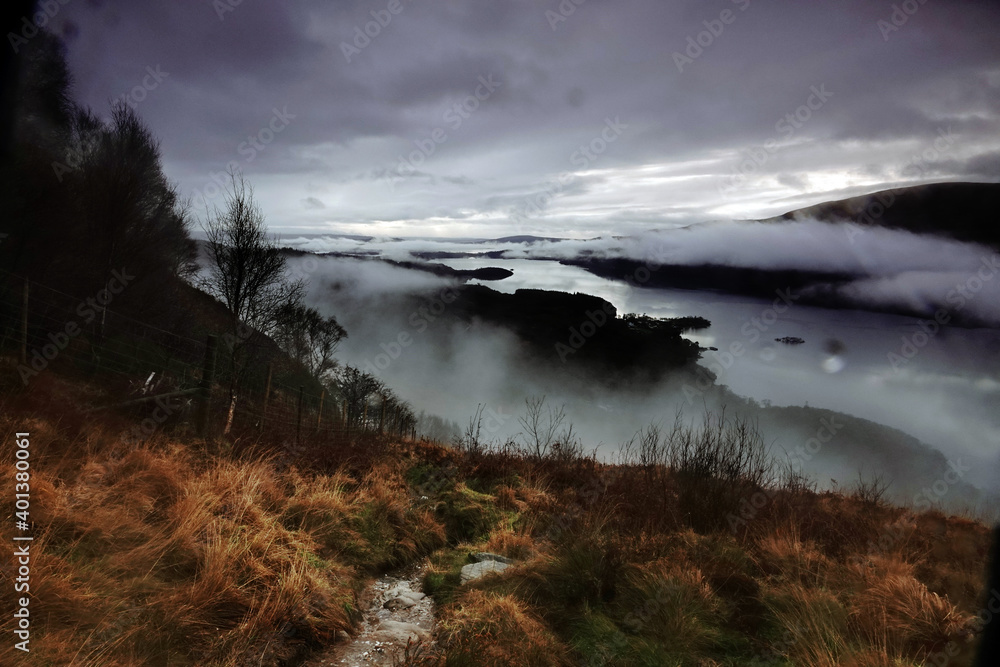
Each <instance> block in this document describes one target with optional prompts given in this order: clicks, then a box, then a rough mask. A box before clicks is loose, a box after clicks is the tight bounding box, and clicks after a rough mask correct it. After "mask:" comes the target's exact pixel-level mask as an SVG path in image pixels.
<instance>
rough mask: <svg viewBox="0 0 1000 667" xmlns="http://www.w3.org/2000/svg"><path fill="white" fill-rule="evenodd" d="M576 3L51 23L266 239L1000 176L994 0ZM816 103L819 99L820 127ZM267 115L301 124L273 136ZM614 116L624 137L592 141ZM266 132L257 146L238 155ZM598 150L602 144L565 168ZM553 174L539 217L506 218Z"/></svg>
mask: <svg viewBox="0 0 1000 667" xmlns="http://www.w3.org/2000/svg"><path fill="white" fill-rule="evenodd" d="M223 2H225V0H223ZM569 4H572V3H562V5H560V3H559V2H556V1H555V0H550V1H543V2H534V1H528V0H523V1H514V2H501V3H469V2H458V1H446V2H436V3H433V4H431V3H415V2H411V1H410V0H400V2H399V3H398V4H397V3H394V2H390V1H389V0H364V1H361V0H358V1H352V2H338V3H323V4H318V3H306V2H301V1H299V2H288V3H280V4H279V3H250V2H242V3H240V4H239V5H237V6H235V7H232V8H231V9H232V11H226V12H222V13H221V14H220V13H219V12H218V11H217V6H218V3H212V2H208V1H207V0H205V1H202V2H197V3H191V4H186V5H179V4H178V5H175V4H168V3H159V2H152V1H137V2H131V3H127V4H126V3H119V4H112V3H103V4H94V3H82V2H81V3H71V4H69V5H67V6H66V7H65V9H64V11H63V12H62V13H61V15H60V16H61V20H62V21H64V22H65V24H66V25H67V26H71V27H72V30H71V31H70V32H71V34H73V35H75V36H74V37H73V39H72V42H71V44H70V58H71V66H72V67H73V70H74V72H75V74H76V79H77V95H78V98H80V99H81V101H83V102H85V103H87V104H90V105H91V106H93V107H95V108H96V109H98V110H106V108H107V101H108V100H109V99H113V98H117V97H119V96H120V95H122V94H127V93H128V91H130V90H131V89H132V88H133V87H134V86H136V85H137V84H138V83H139V82H140V81H141V80H142V77H143V74H144V72H145V70H146V67H148V66H157V65H158V66H160V67H161V68H162V70H163V71H164V72H167V73H169V76H167V77H166V79H165V80H164V81H163V83H162V84H161V85H160V86H158V87H157V88H156V89H155V90H151V91H148V94H147V95H145V96H144V99H143V100H142V101H141V102H139V103H138V104H137V107H138V110H139V112H140V114H141V115H142V116H143V117H144V118H145V119H146V120H147V121H148V122H149V124H150V125H151V126H152V128H153V130H154V131H155V132H156V134H157V135H158V136H159V137H160V138H161V139H162V142H163V149H164V155H165V159H166V165H167V171H168V174H169V175H170V176H171V178H173V179H174V180H176V181H178V183H179V184H180V185H181V188H182V190H183V191H185V192H187V193H193V192H195V191H198V192H201V191H202V190H203V189H204V187H205V184H206V182H208V180H209V179H210V177H211V173H212V172H218V171H219V170H221V169H223V168H225V166H226V165H227V163H230V162H235V163H236V164H237V165H238V166H239V167H240V168H241V169H243V170H244V171H245V172H246V173H247V175H248V177H250V178H251V180H252V181H253V182H254V183H255V185H256V188H257V194H258V196H259V198H260V199H261V203H262V205H263V206H264V208H265V210H266V211H267V212H268V214H269V221H270V223H271V225H272V226H275V227H285V228H302V229H305V228H309V229H312V230H315V229H317V228H322V227H323V226H326V227H327V228H330V229H346V228H348V227H350V228H351V229H352V230H354V231H356V229H355V228H354V227H352V226H355V225H362V224H365V223H370V222H374V223H375V224H377V225H381V226H384V228H385V229H386V230H391V233H394V234H399V233H404V232H405V231H406V230H410V233H412V234H421V233H432V234H445V233H447V234H450V235H455V234H460V233H464V232H470V233H472V232H475V231H476V229H475V228H474V227H473V226H472V225H474V224H475V225H478V226H479V228H481V229H489V230H491V233H492V231H500V233H503V232H504V231H505V230H504V229H503V228H504V226H507V227H508V228H509V229H510V231H517V232H519V233H521V232H525V233H530V232H547V233H568V234H575V235H582V236H586V235H588V234H590V233H593V232H607V231H610V230H611V228H615V227H620V226H623V225H624V226H626V227H629V226H630V227H633V228H647V227H650V226H656V224H657V222H658V221H661V222H662V221H666V222H671V223H673V222H676V221H678V220H686V221H692V222H694V221H697V220H698V219H705V218H713V217H755V216H757V215H760V214H764V213H774V212H778V211H777V209H780V208H781V206H782V202H787V201H789V200H791V199H795V200H796V201H798V200H799V199H801V200H802V201H803V202H804V203H813V202H816V201H820V200H822V199H824V198H826V197H827V195H829V194H830V193H833V192H838V191H852V192H854V191H865V190H875V189H879V188H880V187H881V186H884V185H886V184H892V185H895V184H897V182H898V181H899V180H900V179H901V178H903V177H902V176H901V173H902V171H903V169H904V168H905V167H906V165H907V164H908V162H909V161H910V160H911V157H912V155H913V154H914V151H920V150H922V147H923V146H925V145H928V144H930V143H931V142H933V141H934V139H935V137H936V136H937V135H936V133H937V132H938V131H939V130H940V129H941V128H945V127H947V128H951V131H952V132H953V133H954V134H955V136H956V140H955V143H954V146H953V147H952V148H951V149H950V151H949V154H948V155H945V156H941V159H940V160H937V161H936V162H935V164H934V165H933V168H929V169H928V170H927V171H926V174H927V176H928V177H930V176H933V177H934V178H938V179H943V180H955V179H961V178H973V179H987V180H995V179H996V172H995V171H992V172H991V169H992V168H993V164H994V163H993V162H991V161H990V160H991V158H990V156H991V155H993V154H996V153H997V152H1000V140H998V139H997V136H998V133H997V130H998V129H1000V45H998V43H997V41H996V39H995V34H996V28H997V27H998V25H1000V21H998V10H997V9H996V8H995V7H994V6H993V5H990V4H985V3H963V2H951V3H944V2H926V3H923V4H917V5H914V6H917V7H918V9H917V11H916V12H915V13H913V14H912V16H906V18H905V21H903V22H902V23H901V25H899V26H895V25H893V24H892V21H893V12H894V8H893V3H892V2H887V1H886V2H874V3H872V2H861V1H860V0H855V1H850V2H836V3H833V2H825V3H802V2H793V1H792V0H780V1H775V2H767V3H765V2H761V1H760V0H735V1H730V0H715V1H713V2H707V3H706V2H693V1H690V2H681V3H662V2H658V1H655V0H631V1H628V2H602V1H599V0H589V1H588V2H585V3H583V4H581V5H575V4H573V5H572V6H574V7H575V10H573V11H572V13H568V15H566V14H567V12H566V10H565V8H566V7H567V6H569ZM897 4H898V3H897ZM560 6H562V7H563V10H562V11H561V10H560ZM390 10H392V11H390ZM725 12H729V13H728V14H726V13H725ZM553 16H555V17H556V18H553ZM723 19H726V22H723ZM895 20H896V22H897V23H898V22H900V21H901V19H900V18H899V16H896V17H895ZM880 21H881V22H882V23H880ZM886 21H888V22H889V23H885V22H886ZM886 25H893V27H898V30H896V29H892V30H887V29H886V28H885V26H886ZM366 30H367V32H368V34H365V31H366ZM713 32H715V33H718V34H712V33H713ZM699 42H700V44H699ZM692 44H694V46H692ZM678 54H680V56H681V58H680V60H679V59H678ZM685 58H688V59H689V60H690V62H685V61H684V59H685ZM679 62H680V63H681V66H680V67H679V66H678V63H679ZM490 76H492V77H494V79H495V80H496V81H498V82H499V85H498V86H497V87H496V89H495V90H492V92H491V93H490V94H489V95H488V96H486V97H485V98H482V96H480V97H481V99H476V97H475V96H476V94H477V92H476V91H477V89H478V86H479V85H480V80H481V77H490ZM817 88H822V89H823V90H827V91H829V92H830V94H831V95H830V96H829V98H828V99H826V100H825V101H824V102H823V103H822V104H821V105H819V106H818V107H817V108H812V107H816V104H815V103H814V102H815V98H811V97H810V96H811V94H812V92H811V91H814V90H816V89H817ZM480 90H481V89H480ZM810 100H813V102H810ZM810 104H811V105H812V106H811V107H810V106H807V105H810ZM456 105H459V106H458V107H457V108H458V109H459V111H455V109H456ZM275 110H277V111H278V112H286V113H287V114H288V115H289V116H290V118H289V122H288V125H287V128H285V129H283V130H282V131H281V133H280V134H274V135H273V136H271V135H269V134H268V132H267V131H266V130H265V128H267V127H268V124H269V122H270V120H271V118H272V116H273V114H274V112H275ZM449 112H450V113H451V115H450V116H449V115H448V114H449ZM456 114H458V115H456ZM615 118H618V119H620V122H621V123H623V124H625V125H627V126H628V129H627V130H625V131H623V132H622V133H621V135H620V136H618V137H616V140H615V141H614V142H613V143H612V142H607V143H605V144H604V145H602V140H601V132H602V128H603V127H604V125H605V122H606V121H607V120H608V119H615ZM456 119H460V121H461V122H457V120H456ZM789 119H791V120H789ZM783 123H784V124H783ZM435 130H440V132H439V133H438V135H437V136H438V138H439V139H442V138H443V140H440V141H438V142H436V143H435V144H433V145H432V147H433V150H432V151H429V150H426V151H423V152H422V154H421V155H415V154H414V151H420V148H419V146H420V145H421V142H423V144H422V145H424V146H425V147H426V146H428V144H427V143H426V142H427V140H428V138H429V137H431V136H432V135H433V133H434V131H435ZM790 130H791V131H790ZM442 133H443V134H442ZM254 137H257V138H258V139H259V140H263V139H268V138H270V139H271V141H268V142H267V143H266V144H262V145H261V149H254V150H253V151H250V150H249V149H248V146H252V145H253V144H252V142H253V139H254ZM248 141H249V142H250V143H249V144H248V143H247V142H248ZM768 141H774V142H776V143H775V145H776V146H777V147H778V149H777V150H775V151H774V152H773V153H771V154H769V155H767V158H766V160H763V164H760V165H757V166H756V167H755V168H754V169H753V173H751V174H741V175H740V177H739V178H738V179H737V180H738V183H737V184H736V185H737V187H734V188H730V189H729V190H727V191H725V192H723V190H725V188H723V187H722V186H723V185H724V182H725V180H726V179H727V178H730V180H731V177H732V176H733V174H734V173H739V170H740V169H741V165H742V164H744V163H745V162H746V160H747V159H748V156H750V155H752V154H753V151H755V150H758V151H759V148H760V147H762V146H764V145H765V144H766V143H767V142H768ZM588 146H593V147H595V148H601V150H600V151H599V152H598V151H595V155H593V156H592V157H593V159H589V158H588V159H587V160H585V161H582V160H579V159H575V158H578V156H579V150H580V149H581V148H586V147H588ZM241 148H242V150H241ZM251 156H252V157H251ZM401 160H403V161H409V163H410V168H401V166H400V164H401ZM418 162H419V164H418ZM744 171H749V170H746V169H744ZM401 172H402V173H401ZM565 172H569V173H571V174H572V175H573V179H572V182H571V183H570V184H569V185H568V186H566V187H563V188H561V189H559V190H558V191H557V192H556V193H554V195H553V196H552V197H551V199H550V200H549V201H547V202H546V204H545V205H544V206H543V207H541V212H540V213H539V215H538V216H537V217H532V218H529V219H526V220H522V221H520V222H517V223H511V222H510V220H509V218H510V216H511V214H512V208H513V207H516V206H517V205H518V203H519V202H521V201H522V200H523V199H524V198H525V197H531V196H535V195H537V194H538V193H540V192H545V191H546V190H550V189H551V184H552V183H553V182H554V181H555V180H556V179H557V178H558V177H559V175H560V174H563V173H565ZM307 197H313V198H315V199H317V200H319V201H327V202H329V201H333V200H336V201H337V202H338V204H337V206H327V207H326V208H320V207H314V206H309V207H306V208H304V207H303V205H302V202H303V200H306V198H307ZM404 216H405V217H404ZM449 220H452V221H454V222H456V223H457V224H456V226H455V227H454V229H453V230H452V231H448V232H446V228H447V226H448V224H449Z"/></svg>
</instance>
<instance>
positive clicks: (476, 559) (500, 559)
mask: <svg viewBox="0 0 1000 667" xmlns="http://www.w3.org/2000/svg"><path fill="white" fill-rule="evenodd" d="M469 560H471V561H472V562H473V563H484V562H486V561H490V560H492V561H496V562H497V563H505V564H507V565H513V564H514V559H513V558H507V557H506V556H501V555H500V554H491V553H490V552H488V551H477V552H476V553H474V554H470V555H469Z"/></svg>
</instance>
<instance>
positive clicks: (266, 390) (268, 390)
mask: <svg viewBox="0 0 1000 667" xmlns="http://www.w3.org/2000/svg"><path fill="white" fill-rule="evenodd" d="M273 371H274V364H273V363H268V365H267V386H266V387H265V388H264V407H263V408H261V411H260V430H261V431H263V430H264V420H265V419H267V403H268V401H269V400H271V374H272V372H273Z"/></svg>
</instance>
